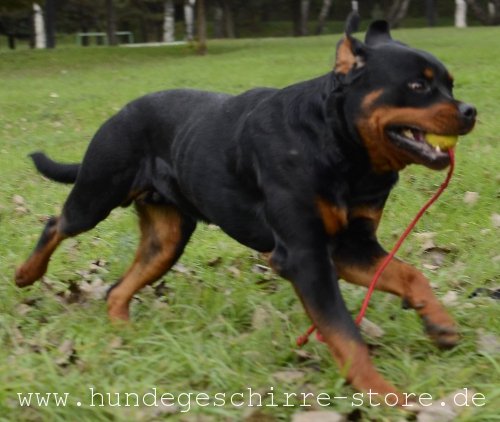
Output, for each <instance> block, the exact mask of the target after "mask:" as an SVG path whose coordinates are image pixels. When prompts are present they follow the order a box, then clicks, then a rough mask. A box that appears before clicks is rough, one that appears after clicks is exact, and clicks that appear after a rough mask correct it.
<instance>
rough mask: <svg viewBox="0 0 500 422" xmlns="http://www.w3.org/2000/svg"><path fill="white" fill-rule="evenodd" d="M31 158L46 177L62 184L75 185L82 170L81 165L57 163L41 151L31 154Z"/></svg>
mask: <svg viewBox="0 0 500 422" xmlns="http://www.w3.org/2000/svg"><path fill="white" fill-rule="evenodd" d="M30 157H31V159H32V160H33V163H35V167H36V169H37V170H38V171H39V172H40V173H42V174H43V175H44V176H45V177H48V178H49V179H51V180H55V181H56V182H60V183H75V180H76V176H77V175H78V171H79V170H80V164H79V163H73V164H63V163H57V162H55V161H53V160H51V159H50V158H49V157H47V156H46V155H45V154H44V153H43V152H39V151H37V152H33V153H31V154H30Z"/></svg>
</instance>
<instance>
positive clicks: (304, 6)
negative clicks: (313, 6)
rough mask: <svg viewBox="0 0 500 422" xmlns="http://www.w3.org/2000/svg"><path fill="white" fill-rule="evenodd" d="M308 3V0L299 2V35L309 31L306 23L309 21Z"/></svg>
mask: <svg viewBox="0 0 500 422" xmlns="http://www.w3.org/2000/svg"><path fill="white" fill-rule="evenodd" d="M310 3H311V2H310V0H301V2H300V35H307V34H308V33H309V29H308V28H307V23H308V22H309V5H310Z"/></svg>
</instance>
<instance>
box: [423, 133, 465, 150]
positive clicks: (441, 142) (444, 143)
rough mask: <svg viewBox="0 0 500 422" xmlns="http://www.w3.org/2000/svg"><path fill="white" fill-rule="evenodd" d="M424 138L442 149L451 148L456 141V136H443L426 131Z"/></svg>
mask: <svg viewBox="0 0 500 422" xmlns="http://www.w3.org/2000/svg"><path fill="white" fill-rule="evenodd" d="M425 140H426V141H427V142H428V143H429V144H431V145H432V146H433V147H439V148H442V149H444V150H448V149H450V148H453V147H454V146H455V145H456V144H457V142H458V136H445V135H436V134H434V133H428V134H427V135H425Z"/></svg>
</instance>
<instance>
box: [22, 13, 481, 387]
mask: <svg viewBox="0 0 500 422" xmlns="http://www.w3.org/2000/svg"><path fill="white" fill-rule="evenodd" d="M348 27H349V26H348ZM452 85H453V81H452V78H451V76H450V74H449V73H448V71H447V70H446V68H445V67H444V66H443V64H441V63H440V62H439V61H438V60H437V59H436V58H435V57H433V56H432V55H430V54H428V53H426V52H423V51H419V50H415V49H412V48H410V47H408V46H406V45H404V44H401V43H399V42H396V41H393V40H392V38H391V36H390V33H389V29H388V26H387V24H386V23H385V22H383V21H377V22H374V23H373V24H372V25H371V26H370V28H369V30H368V32H367V34H366V40H365V43H362V42H360V41H359V40H357V39H355V38H354V37H352V35H351V31H350V30H347V31H346V35H345V36H344V37H343V39H342V40H341V41H340V42H339V44H338V46H337V55H336V63H335V67H334V69H333V71H331V72H329V73H328V74H326V75H324V76H321V77H319V78H316V79H313V80H310V81H306V82H301V83H298V84H295V85H292V86H289V87H287V88H284V89H268V88H260V89H253V90H250V91H248V92H245V93H243V94H241V95H236V96H232V95H226V94H219V93H212V92H201V91H194V90H170V91H164V92H158V93H155V94H151V95H146V96H144V97H142V98H139V99H137V100H135V101H133V102H131V103H130V104H128V105H127V106H126V107H125V108H123V109H122V110H121V111H120V112H119V113H118V114H116V115H115V116H113V117H112V118H110V119H109V120H108V121H107V122H106V123H104V125H103V126H102V127H101V128H100V129H99V130H98V132H97V133H96V135H95V136H94V138H93V139H92V141H91V143H90V145H89V147H88V150H87V152H86V154H85V157H84V159H83V162H82V163H81V164H59V163H55V162H53V161H52V160H50V159H48V158H47V157H46V156H45V155H43V154H41V153H36V154H34V155H33V159H34V161H35V164H36V166H37V168H38V170H39V171H40V172H41V173H42V174H44V175H46V176H47V177H49V178H51V179H53V180H56V181H59V182H66V183H75V185H74V187H73V190H72V191H71V193H70V195H69V197H68V198H67V200H66V203H65V205H64V208H63V211H62V214H61V215H60V216H59V217H55V218H52V219H50V220H49V222H48V223H47V225H46V227H45V229H44V231H43V233H42V235H41V238H40V240H39V242H38V244H37V246H36V248H35V250H34V252H33V253H32V255H31V256H30V257H29V259H28V260H27V261H26V262H25V263H24V264H23V265H21V266H20V267H19V268H18V270H17V272H16V283H17V285H18V286H28V285H30V284H32V283H33V282H34V281H35V280H37V279H39V278H40V277H42V275H43V274H44V273H45V271H46V270H47V265H48V262H49V259H50V256H51V255H52V253H53V252H54V250H55V249H56V248H57V246H58V245H59V243H60V242H61V241H62V240H64V239H66V238H68V237H70V236H75V235H77V234H79V233H81V232H84V231H87V230H90V229H92V228H93V227H94V226H96V225H97V224H98V223H99V222H100V221H102V220H103V219H105V218H106V217H107V216H108V214H109V213H110V212H111V210H113V208H115V207H118V206H127V205H129V204H131V203H132V202H134V203H135V206H136V208H137V213H138V215H139V221H140V228H141V232H142V237H141V240H140V244H139V248H138V250H137V255H136V258H135V260H134V262H133V264H132V266H131V267H130V269H129V270H128V271H127V272H126V273H125V275H124V276H123V277H122V278H121V279H120V281H119V282H118V283H116V284H115V285H114V286H113V288H112V289H111V290H110V292H109V295H108V299H107V301H108V314H109V317H110V318H112V319H122V320H127V319H128V318H129V303H130V300H131V299H132V297H133V295H134V293H136V292H137V291H138V290H140V289H141V288H142V287H144V286H145V285H147V284H150V283H152V282H154V281H155V280H158V279H159V278H160V277H161V276H163V275H164V274H165V273H166V272H167V271H168V270H169V269H170V268H171V267H172V265H173V264H174V263H175V262H176V260H177V259H178V258H179V257H180V256H181V254H182V252H183V249H184V247H185V245H186V243H187V242H188V240H189V238H190V236H191V234H192V233H193V231H194V229H195V226H196V222H197V221H208V222H212V223H214V224H217V225H219V226H220V227H221V228H222V230H223V231H225V232H226V233H227V234H228V235H229V236H231V237H232V238H234V239H236V240H237V241H238V242H240V243H242V244H243V245H246V246H248V247H250V248H252V249H255V250H257V251H260V252H267V253H270V256H271V258H270V262H271V265H272V266H273V268H274V269H275V270H276V271H277V273H278V274H280V275H281V276H283V277H284V278H286V279H288V280H290V281H291V283H292V285H293V287H294V288H295V290H296V292H297V294H298V296H299V297H300V300H301V301H302V303H303V305H304V308H305V309H306V311H307V313H308V315H309V316H310V318H311V320H312V321H313V322H314V324H315V325H316V326H317V327H318V329H319V330H320V332H321V334H322V336H323V337H324V339H325V341H326V343H327V345H328V347H329V349H330V350H331V353H332V355H333V357H334V358H335V360H336V361H337V362H338V364H339V365H340V366H341V367H342V368H344V369H345V372H346V374H347V375H346V377H347V379H348V380H349V381H350V382H351V383H352V384H353V386H354V387H356V388H358V389H362V390H367V389H370V388H371V389H372V390H374V391H377V392H379V393H389V392H397V390H396V389H395V387H393V386H392V385H391V384H390V383H388V382H387V381H385V380H384V379H383V377H382V376H381V375H380V374H379V373H378V372H377V371H376V369H375V368H374V367H373V365H372V363H371V361H370V357H369V354H368V349H367V347H366V345H365V344H364V343H363V340H362V338H361V336H360V334H359V331H358V328H357V327H356V325H355V324H354V322H353V320H352V318H351V315H350V314H349V312H348V310H347V309H346V306H345V304H344V301H343V299H342V296H341V293H340V290H339V283H338V280H339V278H342V279H344V280H347V281H349V282H352V283H356V284H359V285H363V286H366V285H367V284H368V283H369V281H370V279H371V277H372V275H373V273H374V271H375V269H376V267H377V264H378V263H379V262H380V261H381V259H382V258H383V257H384V256H385V255H386V252H385V251H384V249H383V248H382V247H381V246H380V245H379V243H378V242H377V238H376V235H375V232H376V230H377V226H378V224H379V220H380V218H381V215H382V209H383V207H384V204H385V202H386V199H387V197H388V195H389V192H390V190H391V189H392V187H393V186H394V184H395V183H396V181H397V179H398V172H399V171H400V170H402V169H403V168H405V166H407V165H409V164H412V163H417V164H422V165H424V166H427V167H429V168H432V169H437V170H439V169H444V168H446V167H447V166H448V165H449V156H448V154H447V153H446V151H444V150H443V151H441V149H440V148H437V147H433V146H431V145H430V144H429V143H428V142H427V141H428V139H426V137H427V136H428V135H429V134H433V136H434V135H436V134H437V135H446V136H448V137H449V136H456V135H463V134H466V133H468V132H469V131H470V130H471V129H472V128H473V126H474V123H475V116H476V110H475V109H474V107H472V106H470V105H467V104H465V103H462V102H459V101H457V100H455V99H454V98H453V94H452ZM378 288H379V289H380V290H384V291H387V292H390V293H393V294H396V295H398V296H400V297H401V298H403V299H404V300H405V302H406V303H408V304H409V305H410V306H411V307H413V308H414V309H415V310H416V311H417V312H418V314H419V315H420V316H421V317H422V320H423V322H424V325H425V327H426V329H427V332H428V333H429V334H430V336H431V337H432V339H433V340H434V341H435V342H436V343H437V344H438V345H440V346H445V347H447V346H452V345H454V344H455V343H456V341H457V339H458V335H457V332H456V328H455V325H454V322H453V320H452V319H451V318H450V316H448V314H447V313H446V311H445V310H444V309H443V307H442V306H441V305H440V303H439V302H438V300H437V299H436V297H435V296H434V294H433V292H432V290H431V287H430V286H429V281H428V280H427V279H426V278H425V277H424V276H423V275H422V274H421V273H420V272H419V271H417V270H416V269H414V268H413V267H411V266H410V265H407V264H405V263H403V262H401V261H399V260H393V261H392V262H391V264H390V265H389V266H388V268H387V269H386V271H385V272H384V274H383V276H382V278H381V279H380V281H379V284H378Z"/></svg>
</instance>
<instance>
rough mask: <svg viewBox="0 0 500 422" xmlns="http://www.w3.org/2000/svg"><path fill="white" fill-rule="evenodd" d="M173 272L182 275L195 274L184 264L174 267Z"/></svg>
mask: <svg viewBox="0 0 500 422" xmlns="http://www.w3.org/2000/svg"><path fill="white" fill-rule="evenodd" d="M172 271H174V272H176V273H180V274H193V273H194V271H192V270H190V269H189V268H188V267H186V266H185V265H184V264H181V263H177V264H175V265H174V266H173V267H172Z"/></svg>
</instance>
